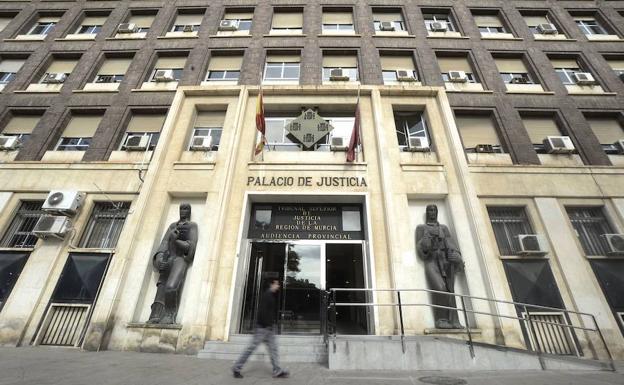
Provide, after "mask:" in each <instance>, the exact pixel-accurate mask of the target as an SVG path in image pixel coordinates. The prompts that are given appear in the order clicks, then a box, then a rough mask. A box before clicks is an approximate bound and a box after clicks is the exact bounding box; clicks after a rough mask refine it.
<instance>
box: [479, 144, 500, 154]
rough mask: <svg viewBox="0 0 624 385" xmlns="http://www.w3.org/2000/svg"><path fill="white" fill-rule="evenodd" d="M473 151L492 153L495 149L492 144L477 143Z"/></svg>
mask: <svg viewBox="0 0 624 385" xmlns="http://www.w3.org/2000/svg"><path fill="white" fill-rule="evenodd" d="M475 152H477V153H480V154H493V153H495V152H496V150H495V149H494V145H492V144H477V145H476V146H475Z"/></svg>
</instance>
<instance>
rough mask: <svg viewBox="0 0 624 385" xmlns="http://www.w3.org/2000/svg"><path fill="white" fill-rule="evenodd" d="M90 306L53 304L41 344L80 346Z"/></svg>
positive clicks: (45, 324)
mask: <svg viewBox="0 0 624 385" xmlns="http://www.w3.org/2000/svg"><path fill="white" fill-rule="evenodd" d="M90 307H91V305H85V304H64V303H63V304H61V303H53V304H51V305H50V309H49V310H48V314H47V315H46V319H45V321H44V323H43V326H42V331H41V332H40V334H41V338H40V342H39V344H40V345H53V346H78V344H79V342H80V336H81V334H82V331H83V330H84V328H85V325H86V323H87V317H88V314H89V308H90Z"/></svg>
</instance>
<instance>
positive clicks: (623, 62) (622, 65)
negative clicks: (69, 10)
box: [0, 57, 624, 82]
mask: <svg viewBox="0 0 624 385" xmlns="http://www.w3.org/2000/svg"><path fill="white" fill-rule="evenodd" d="M605 59H606V60H607V63H609V66H610V67H611V69H612V70H613V72H615V74H616V75H617V76H619V77H620V80H622V81H623V82H624V58H621V57H606V58H605ZM1 66H2V63H1V62H0V67H1Z"/></svg>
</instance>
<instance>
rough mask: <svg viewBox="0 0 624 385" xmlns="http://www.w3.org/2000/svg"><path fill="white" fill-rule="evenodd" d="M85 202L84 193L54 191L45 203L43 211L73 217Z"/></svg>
mask: <svg viewBox="0 0 624 385" xmlns="http://www.w3.org/2000/svg"><path fill="white" fill-rule="evenodd" d="M83 201H84V193H81V192H78V191H75V190H52V191H50V193H49V194H48V196H47V198H46V200H45V202H43V206H42V209H43V211H46V212H49V213H52V214H60V215H67V216H71V215H74V214H76V212H78V209H80V206H82V202H83Z"/></svg>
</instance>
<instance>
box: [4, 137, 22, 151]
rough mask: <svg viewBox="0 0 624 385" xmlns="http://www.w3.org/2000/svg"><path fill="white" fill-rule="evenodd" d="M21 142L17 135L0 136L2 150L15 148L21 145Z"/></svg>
mask: <svg viewBox="0 0 624 385" xmlns="http://www.w3.org/2000/svg"><path fill="white" fill-rule="evenodd" d="M19 143H20V141H19V139H18V138H17V136H6V135H2V136H0V150H4V151H12V150H15V149H16V148H17V146H19Z"/></svg>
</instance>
